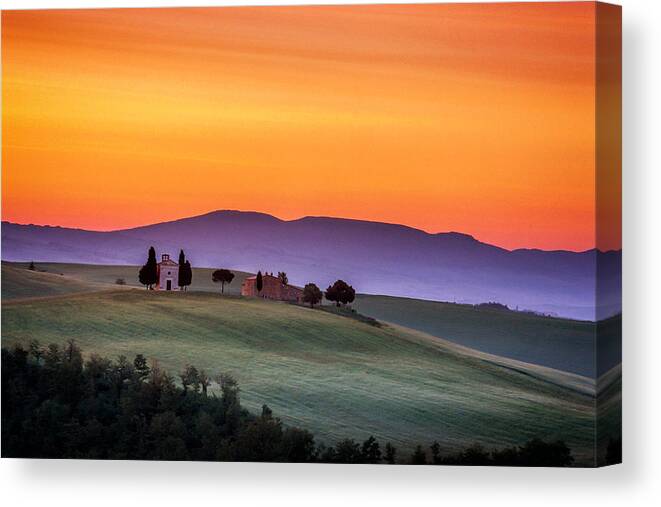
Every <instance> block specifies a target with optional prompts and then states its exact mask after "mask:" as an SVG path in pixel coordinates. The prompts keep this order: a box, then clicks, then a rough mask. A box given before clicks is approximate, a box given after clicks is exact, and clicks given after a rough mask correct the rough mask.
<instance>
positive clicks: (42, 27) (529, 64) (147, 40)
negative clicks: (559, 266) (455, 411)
mask: <svg viewBox="0 0 661 507" xmlns="http://www.w3.org/2000/svg"><path fill="white" fill-rule="evenodd" d="M594 14H595V11H594V5H593V4H592V3H576V4H505V5H503V4H500V5H498V4H495V5H494V4H491V5H488V4H482V5H469V4H463V5H462V4H454V5H451V4H446V5H408V6H403V5H400V6H352V7H280V8H217V9H211V8H209V9H207V8H201V9H113V10H79V11H75V10H62V11H13V12H12V11H10V12H3V13H2V64H3V65H2V80H3V85H2V99H3V112H2V127H3V133H2V205H3V220H10V221H14V222H19V223H37V224H53V225H61V226H75V227H82V228H88V229H98V230H107V229H116V228H124V227H131V226H135V225H141V224H146V223H153V222H158V221H163V220H169V219H175V218H181V217H184V216H191V215H195V214H200V213H205V212H207V211H210V210H215V209H241V210H257V211H263V212H266V213H271V214H274V215H276V216H278V217H280V218H285V219H291V218H298V217H300V216H305V215H327V216H342V217H350V218H360V219H367V220H378V221H386V222H395V223H403V224H407V225H411V226H414V227H418V228H422V229H425V230H427V231H430V232H440V231H448V230H454V231H461V232H466V233H469V234H473V235H474V236H476V237H477V238H478V239H480V240H483V241H486V242H489V243H494V244H497V245H501V246H504V247H507V248H516V247H538V248H544V249H556V248H563V249H571V250H583V249H587V248H592V247H594V246H595V210H594V206H595V205H594V199H595V185H594V182H595V162H594V146H595V131H594V130H595V129H594V121H595V120H594V112H595V105H594V104H595V87H594V81H595V77H594V76H595V58H594V53H595V42H594V40H595V23H594ZM613 206H619V203H614V204H613ZM619 234H620V233H619V231H616V232H614V233H613V234H612V235H611V236H612V237H610V236H609V235H608V234H607V235H606V236H604V238H601V239H600V248H619V243H620V236H619Z"/></svg>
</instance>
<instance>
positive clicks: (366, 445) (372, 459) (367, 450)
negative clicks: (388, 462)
mask: <svg viewBox="0 0 661 507" xmlns="http://www.w3.org/2000/svg"><path fill="white" fill-rule="evenodd" d="M360 454H361V455H362V457H363V463H370V464H377V463H380V462H381V449H380V448H379V442H377V440H376V438H374V437H373V436H370V437H369V438H368V439H367V440H365V441H364V442H363V446H362V447H361V449H360Z"/></svg>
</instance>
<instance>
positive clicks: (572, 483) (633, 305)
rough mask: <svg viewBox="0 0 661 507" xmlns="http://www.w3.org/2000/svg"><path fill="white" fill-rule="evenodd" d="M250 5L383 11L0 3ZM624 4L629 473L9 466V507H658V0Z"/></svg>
mask: <svg viewBox="0 0 661 507" xmlns="http://www.w3.org/2000/svg"><path fill="white" fill-rule="evenodd" d="M250 3H252V4H258V5H266V4H271V5H273V4H275V5H278V4H305V3H317V4H321V3H374V2H369V1H364V0H363V1H361V0H354V1H346V0H344V1H341V0H339V1H327V0H326V1H324V0H314V1H313V2H305V1H301V0H284V1H277V0H253V1H252V2H251V1H250V0H243V1H242V0H233V1H232V0H224V1H223V0H216V1H208V0H207V1H205V0H192V1H190V0H151V1H149V0H141V1H136V2H131V1H128V0H123V1H121V0H120V1H116V0H115V1H113V0H88V1H84V0H78V1H72V0H51V1H48V0H40V1H33V0H13V1H12V0H0V8H3V9H11V8H56V7H58V8H59V7H78V8H81V7H110V6H112V7H122V6H132V7H137V6H184V5H190V6H194V5H198V6H199V5H242V4H250ZM381 3H386V2H381ZM390 3H392V2H390ZM398 3H406V2H405V0H404V1H400V2H398ZM409 3H411V2H409ZM418 3H421V2H418ZM621 3H622V5H623V7H624V30H623V34H624V35H623V37H624V76H623V77H624V186H623V191H624V270H625V272H624V298H625V299H624V341H625V343H624V376H625V379H624V432H625V433H624V460H625V464H624V465H621V466H618V467H611V468H607V469H601V470H555V469H550V470H546V469H541V470H535V469H488V468H452V467H448V468H441V467H385V466H383V467H374V466H372V467H369V466H333V465H314V466H309V465H307V466H306V465H288V464H283V465H270V464H233V463H146V462H145V463H143V462H101V461H90V462H84V461H45V460H41V461H30V460H7V459H3V460H1V461H0V501H1V502H3V503H4V505H37V504H39V505H43V506H49V507H50V506H59V505H67V506H73V505H87V506H91V505H93V506H94V507H97V506H113V507H117V506H118V505H127V506H128V505H145V506H146V505H148V506H150V507H151V506H158V507H161V506H169V505H176V506H177V507H184V506H185V507H195V506H200V505H213V506H222V505H234V506H239V505H263V506H266V505H268V506H279V505H283V506H284V505H286V506H288V507H290V506H294V505H311V504H313V505H315V506H317V505H318V506H331V505H332V506H334V507H335V506H338V505H340V506H346V507H349V506H354V505H379V506H388V505H398V506H402V505H404V506H406V505H413V504H415V505H421V506H422V505H451V506H457V505H462V506H463V505H469V506H478V505H488V506H489V507H496V506H508V507H511V506H516V505H526V506H530V505H534V506H536V507H538V506H541V507H546V506H554V507H555V506H574V505H588V504H593V503H598V504H600V505H601V506H604V507H605V506H615V505H617V506H626V507H631V506H634V505H636V506H637V505H645V506H650V505H652V504H653V503H654V504H655V505H656V504H658V503H657V502H659V500H661V466H660V465H659V462H660V461H661V445H659V444H660V441H661V438H660V437H659V435H660V433H661V417H660V416H661V408H660V407H659V402H660V400H661V391H660V390H659V387H660V382H659V375H658V371H659V370H660V369H661V368H660V367H659V362H660V361H661V345H660V343H661V329H660V326H659V321H660V320H661V319H659V314H660V313H661V307H659V304H660V303H661V298H659V297H658V293H659V291H658V289H657V287H659V286H661V279H660V277H659V272H660V270H661V269H660V267H659V266H660V264H661V255H660V252H661V240H660V239H659V231H661V225H660V223H659V217H660V216H661V177H660V173H661V157H659V144H661V125H660V122H659V116H660V115H661V109H660V107H659V90H661V69H660V64H659V62H661V2H658V0H622V2H621Z"/></svg>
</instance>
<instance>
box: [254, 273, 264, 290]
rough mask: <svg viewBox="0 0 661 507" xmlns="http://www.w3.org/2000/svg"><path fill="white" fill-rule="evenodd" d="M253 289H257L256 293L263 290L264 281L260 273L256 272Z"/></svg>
mask: <svg viewBox="0 0 661 507" xmlns="http://www.w3.org/2000/svg"><path fill="white" fill-rule="evenodd" d="M255 287H256V288H257V292H262V289H263V288H264V279H263V278H262V272H261V271H257V278H256V279H255Z"/></svg>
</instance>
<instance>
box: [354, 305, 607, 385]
mask: <svg viewBox="0 0 661 507" xmlns="http://www.w3.org/2000/svg"><path fill="white" fill-rule="evenodd" d="M353 306H354V308H356V309H357V310H358V311H359V312H360V313H363V314H365V315H369V316H371V317H374V318H376V319H379V320H386V321H388V322H393V323H396V324H400V325H402V326H406V327H410V328H413V329H417V330H419V331H423V332H425V333H429V334H431V335H434V336H438V337H440V338H444V339H447V340H451V341H453V342H455V343H458V344H461V345H464V346H466V347H470V348H473V349H477V350H481V351H484V352H488V353H490V354H495V355H499V356H505V357H510V358H512V359H518V360H520V361H525V362H528V363H534V364H540V365H544V366H547V367H549V368H555V369H560V370H563V371H567V372H571V373H576V374H578V375H584V376H587V377H591V378H594V376H595V362H596V358H595V346H596V324H595V323H594V322H586V321H576V320H570V319H560V318H551V317H541V316H538V315H533V314H527V313H523V312H508V311H500V310H493V309H486V308H475V307H474V306H472V305H466V304H455V303H441V302H437V301H422V300H419V299H408V298H400V297H391V296H369V295H363V294H361V295H359V296H357V297H356V301H355V303H354V304H353ZM618 339H619V337H618ZM611 341H613V340H611ZM600 345H603V344H600ZM610 366H613V365H610Z"/></svg>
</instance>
